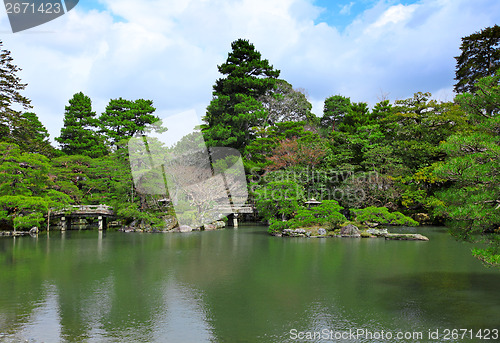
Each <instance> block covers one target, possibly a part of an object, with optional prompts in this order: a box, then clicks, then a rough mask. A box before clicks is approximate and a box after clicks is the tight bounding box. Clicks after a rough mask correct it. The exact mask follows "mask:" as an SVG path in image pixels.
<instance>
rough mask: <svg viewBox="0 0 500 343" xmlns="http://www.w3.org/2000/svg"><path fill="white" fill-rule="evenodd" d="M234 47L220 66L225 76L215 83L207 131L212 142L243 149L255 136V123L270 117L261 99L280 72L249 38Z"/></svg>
mask: <svg viewBox="0 0 500 343" xmlns="http://www.w3.org/2000/svg"><path fill="white" fill-rule="evenodd" d="M231 47H232V51H231V52H230V53H229V55H228V58H227V60H226V62H225V63H223V64H222V65H220V66H218V69H219V72H220V73H221V74H222V75H224V76H225V77H223V78H220V79H218V80H217V81H216V83H215V85H214V87H213V89H214V92H213V99H212V101H211V103H210V105H209V106H208V108H207V113H206V115H205V117H204V118H203V120H204V121H205V123H206V124H205V125H203V133H204V136H205V140H206V141H207V143H208V144H209V145H210V146H229V147H233V148H237V149H243V148H244V147H245V146H246V145H247V144H248V143H249V142H250V141H251V140H252V139H253V136H254V133H253V131H252V127H255V126H260V125H262V124H263V122H264V120H265V119H266V117H267V111H266V110H265V108H264V106H263V105H262V102H261V101H259V100H258V99H259V98H260V97H261V96H263V95H264V94H265V93H266V92H267V91H268V90H271V89H272V88H273V86H274V84H275V82H276V78H277V77H278V76H279V73H280V72H279V70H275V69H274V68H273V66H272V65H270V64H269V61H268V60H263V59H262V58H261V54H260V52H258V51H257V50H255V47H254V45H253V44H251V43H250V42H249V41H248V40H244V39H238V40H236V41H234V42H233V43H232V44H231Z"/></svg>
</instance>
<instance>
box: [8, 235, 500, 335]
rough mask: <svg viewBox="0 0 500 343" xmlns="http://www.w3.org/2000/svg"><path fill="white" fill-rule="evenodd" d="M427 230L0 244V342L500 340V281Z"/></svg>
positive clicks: (54, 238) (63, 238) (463, 248)
mask: <svg viewBox="0 0 500 343" xmlns="http://www.w3.org/2000/svg"><path fill="white" fill-rule="evenodd" d="M400 230H402V231H407V232H414V229H404V228H401V229H400ZM418 232H419V233H422V234H424V235H426V236H428V237H429V238H430V241H429V242H420V241H418V242H416V241H385V240H384V239H349V238H343V239H341V238H330V239H305V238H278V237H271V236H268V235H267V234H266V227H263V226H241V227H240V228H239V229H227V230H222V231H213V232H194V233H188V234H138V233H130V234H126V233H119V232H109V231H108V232H104V233H103V232H97V231H68V232H66V233H61V232H57V231H56V232H51V233H50V236H47V235H46V234H45V235H40V236H39V237H38V238H33V237H29V236H28V237H21V238H15V239H13V238H1V239H0V342H19V341H21V342H179V343H184V342H331V341H334V342H395V341H399V342H480V341H489V342H491V341H498V339H497V335H495V330H498V329H500V271H499V270H497V269H489V268H485V267H484V266H483V265H482V264H481V263H480V262H479V261H477V260H475V259H474V258H473V257H472V256H471V253H470V248H471V247H470V246H469V245H468V244H465V243H460V242H456V241H455V240H454V239H453V238H451V237H450V236H449V235H448V234H447V233H446V232H445V229H443V228H434V227H422V228H419V229H418ZM452 329H456V330H460V329H462V331H459V333H460V335H461V336H462V335H463V336H462V337H457V336H452V331H451V330H452ZM358 330H364V335H363V331H358ZM447 330H450V331H447ZM465 330H467V331H465ZM488 330H491V331H488ZM358 333H359V335H357V336H356V335H354V334H358ZM419 333H420V334H421V336H419ZM455 333H457V332H456V331H455ZM320 334H321V336H319V335H320ZM370 334H371V336H370ZM389 334H390V335H392V336H391V337H388V335H389ZM398 334H399V335H403V336H399V337H396V335H398ZM436 334H437V335H438V336H436ZM447 334H448V336H447ZM478 334H479V335H484V336H483V337H482V338H483V339H480V337H479V336H478V337H473V338H472V339H471V338H470V336H471V335H473V336H477V335H478ZM314 335H316V336H314ZM404 335H406V336H404ZM409 335H412V336H411V337H410V336H409ZM486 337H487V338H489V339H488V340H486V339H484V338H486ZM397 338H402V339H399V340H398V339H397ZM446 338H449V339H446Z"/></svg>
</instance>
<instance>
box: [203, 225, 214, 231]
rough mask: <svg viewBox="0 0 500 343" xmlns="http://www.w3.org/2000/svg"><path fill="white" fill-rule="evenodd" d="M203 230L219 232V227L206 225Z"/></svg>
mask: <svg viewBox="0 0 500 343" xmlns="http://www.w3.org/2000/svg"><path fill="white" fill-rule="evenodd" d="M203 229H204V230H205V231H212V230H217V226H216V225H215V224H205V225H203Z"/></svg>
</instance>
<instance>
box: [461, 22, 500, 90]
mask: <svg viewBox="0 0 500 343" xmlns="http://www.w3.org/2000/svg"><path fill="white" fill-rule="evenodd" d="M460 50H462V53H461V54H460V56H457V57H455V59H456V60H457V66H456V71H455V75H456V76H455V80H457V81H458V82H457V83H456V84H455V92H457V93H465V92H469V93H473V92H474V91H475V90H476V89H477V87H476V82H477V81H478V80H479V79H480V78H482V77H485V76H491V75H493V74H494V73H495V71H497V70H498V68H499V67H500V26H498V25H495V26H493V27H487V28H485V29H483V30H481V31H480V32H475V33H473V34H471V35H469V36H466V37H463V38H462V45H461V46H460Z"/></svg>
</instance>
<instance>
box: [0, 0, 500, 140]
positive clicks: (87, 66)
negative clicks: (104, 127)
mask: <svg viewBox="0 0 500 343" xmlns="http://www.w3.org/2000/svg"><path fill="white" fill-rule="evenodd" d="M0 13H1V14H0V39H1V40H2V41H3V43H4V48H5V49H8V50H10V51H11V52H12V56H13V57H14V60H15V63H16V64H17V65H18V66H20V67H21V68H22V69H23V71H22V72H21V73H20V76H21V78H22V80H23V81H24V82H26V83H28V84H29V85H28V87H27V89H26V91H25V95H26V96H28V97H29V98H30V99H31V100H32V103H33V106H34V111H35V112H36V113H37V114H38V115H39V117H40V119H41V120H42V122H43V123H44V124H45V126H46V127H47V128H48V129H49V132H50V133H51V136H52V139H53V137H55V136H58V135H59V130H60V128H61V126H62V123H63V116H64V106H66V105H67V103H68V100H69V99H70V98H71V97H72V95H73V94H74V93H77V92H80V91H83V92H84V93H85V94H87V95H88V96H90V97H91V99H92V101H93V107H94V110H95V111H96V112H97V113H98V114H99V113H101V112H102V111H104V108H105V106H106V104H107V102H108V101H109V99H111V98H118V97H123V98H127V99H131V100H135V99H138V98H146V99H152V100H153V101H154V104H155V106H156V108H157V111H158V113H159V114H160V116H162V117H163V116H166V115H169V114H175V113H181V112H186V111H192V110H195V111H196V113H197V114H198V116H202V115H203V114H204V110H205V108H206V106H207V105H208V103H209V102H210V99H211V96H212V85H213V84H214V82H215V80H216V79H217V78H218V77H220V75H219V74H218V71H217V65H218V64H221V63H223V62H224V61H225V59H226V57H227V53H228V52H229V51H230V44H231V42H232V41H234V40H236V39H238V38H246V39H249V40H250V41H251V42H252V43H254V44H255V46H256V48H257V50H259V51H260V52H261V53H262V55H263V57H264V58H266V59H268V60H269V61H270V62H271V64H272V65H273V66H274V67H275V68H276V69H279V70H281V78H283V79H285V80H287V81H288V82H290V83H292V84H293V86H294V87H296V88H303V89H305V90H306V91H307V93H308V95H309V99H310V101H311V103H312V104H313V106H314V107H313V111H314V112H315V114H316V115H318V116H320V115H321V114H322V106H323V101H324V99H325V98H326V97H328V96H330V95H335V94H341V95H344V96H348V97H350V98H351V99H352V100H353V101H365V102H368V103H369V104H370V105H371V106H372V105H374V104H375V103H377V102H378V101H379V99H381V98H382V97H384V98H388V99H390V100H396V99H404V98H407V97H410V96H412V95H413V93H415V92H418V91H424V92H425V91H428V92H432V93H433V94H434V96H435V97H436V98H438V99H441V100H451V99H453V92H452V87H453V84H454V80H453V77H454V71H455V60H454V59H453V57H454V56H457V55H458V54H459V53H460V50H459V46H460V38H461V37H463V36H466V35H469V34H471V33H473V32H475V31H478V30H481V29H482V28H484V27H487V26H492V25H494V24H498V23H500V1H498V0H474V1H471V0H420V1H414V0H406V1H399V0H80V2H79V4H78V5H77V6H76V7H75V9H73V10H72V11H70V12H69V13H68V14H67V15H64V16H62V17H60V18H57V19H55V20H53V21H51V22H49V23H47V24H44V25H42V26H38V27H36V28H33V29H30V30H28V31H24V32H20V33H16V34H13V33H12V32H11V30H10V25H9V22H8V18H7V15H6V13H5V11H4V10H1V11H0ZM177 118H178V116H177Z"/></svg>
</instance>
